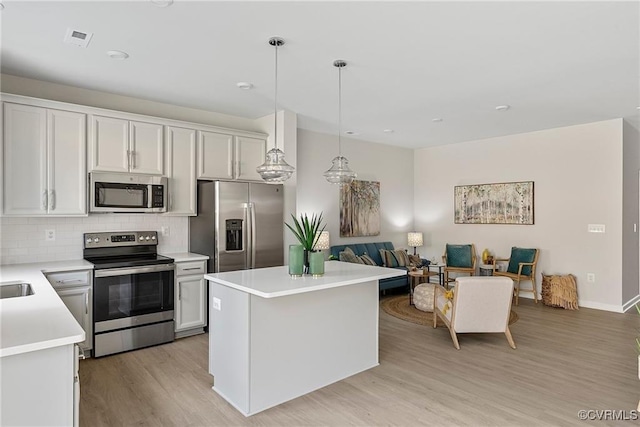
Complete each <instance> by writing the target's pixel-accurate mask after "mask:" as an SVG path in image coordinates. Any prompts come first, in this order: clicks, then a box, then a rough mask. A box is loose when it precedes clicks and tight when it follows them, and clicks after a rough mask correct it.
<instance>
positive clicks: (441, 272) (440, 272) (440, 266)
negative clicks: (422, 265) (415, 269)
mask: <svg viewBox="0 0 640 427" xmlns="http://www.w3.org/2000/svg"><path fill="white" fill-rule="evenodd" d="M445 267H446V265H444V264H429V265H427V270H429V271H431V268H438V272H437V273H436V274H437V275H438V284H439V285H442V284H443V283H444V270H443V268H445ZM434 273H435V271H434Z"/></svg>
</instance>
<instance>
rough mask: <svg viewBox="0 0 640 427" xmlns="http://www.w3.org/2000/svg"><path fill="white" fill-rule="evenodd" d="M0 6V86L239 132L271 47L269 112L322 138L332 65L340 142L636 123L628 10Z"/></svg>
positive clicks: (446, 139)
mask: <svg viewBox="0 0 640 427" xmlns="http://www.w3.org/2000/svg"><path fill="white" fill-rule="evenodd" d="M2 3H3V4H4V9H3V10H2V11H1V12H0V17H1V24H2V39H1V57H0V59H1V70H2V72H3V73H6V74H12V75H18V76H24V77H29V78H34V79H40V80H46V81H51V82H55V83H61V84H67V85H72V86H78V87H82V88H87V89H94V90H99V91H106V92H111V93H116V94H121V95H128V96H133V97H137V98H144V99H149V100H153V101H158V102H164V103H170V104H176V105H181V106H187V107H192V108H199V109H204V110H210V111H216V112H220V113H226V114H231V115H236V116H241V117H247V118H258V117H262V116H265V115H268V114H271V113H272V112H273V96H274V83H273V76H274V48H273V47H271V46H269V45H268V43H267V41H268V39H269V38H270V37H271V36H274V35H277V36H281V37H283V38H284V39H285V41H286V44H285V45H284V46H283V47H282V48H280V50H279V92H278V98H279V99H278V101H279V102H278V103H279V108H285V109H288V110H291V111H293V112H296V113H297V114H298V126H299V127H300V128H304V129H309V130H314V131H319V132H325V133H332V134H335V133H337V128H338V112H337V110H338V71H337V69H336V68H335V67H333V65H332V64H333V61H334V60H335V59H344V60H345V61H347V64H348V65H347V67H346V68H344V69H343V75H342V81H343V91H342V94H343V96H342V107H343V112H342V118H343V120H342V121H343V130H350V131H353V132H355V133H356V134H355V136H354V137H355V138H358V139H363V140H369V141H376V142H382V143H386V144H395V145H400V146H406V147H426V146H434V145H441V144H448V143H455V142H460V141H467V140H473V139H480V138H487V137H492V136H500V135H508V134H515V133H521V132H529V131H533V130H538V129H548V128H553V127H559V126H566V125H572V124H579V123H587V122H594V121H599V120H607V119H611V118H617V117H625V118H628V119H630V120H633V121H636V122H637V120H638V116H639V114H640V110H637V108H636V107H638V106H640V71H639V70H640V7H639V5H640V3H638V2H637V1H629V2H617V3H614V2H609V1H605V2H592V1H585V2H516V1H512V2H418V1H413V2H360V1H342V2H307V1H298V2H270V1H259V2H243V1H229V2H217V1H208V2H205V1H192V2H188V1H183V0H175V2H174V3H173V5H171V6H169V7H165V8H159V7H157V6H154V5H153V4H152V3H151V2H150V1H128V2H116V1H103V2H95V1H93V2H57V1H44V2H32V1H10V0H3V1H2ZM67 28H72V29H76V30H80V31H86V32H93V33H94V35H93V39H92V40H91V42H90V44H89V46H88V48H86V49H83V48H78V47H75V46H70V45H67V44H63V42H62V40H63V37H64V35H65V32H66V30H67ZM108 50H122V51H125V52H127V53H128V54H129V55H130V57H129V59H127V60H124V61H118V60H113V59H111V58H109V57H108V56H107V55H106V51H108ZM240 81H246V82H251V83H252V84H253V85H254V88H253V89H252V90H249V91H247V90H241V89H238V88H237V87H236V83H237V82H240ZM502 104H508V105H510V106H511V108H510V109H509V110H508V111H506V112H498V111H496V110H495V107H496V106H498V105H502ZM437 117H439V118H442V119H443V121H442V122H439V123H436V122H433V121H432V119H434V118H437ZM384 129H393V130H394V132H393V133H384V132H383V130H384Z"/></svg>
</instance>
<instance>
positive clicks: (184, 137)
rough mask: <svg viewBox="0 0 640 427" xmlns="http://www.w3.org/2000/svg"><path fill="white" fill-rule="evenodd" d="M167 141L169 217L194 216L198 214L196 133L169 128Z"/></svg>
mask: <svg viewBox="0 0 640 427" xmlns="http://www.w3.org/2000/svg"><path fill="white" fill-rule="evenodd" d="M166 139H167V156H166V165H167V166H166V171H167V177H168V178H169V208H168V210H167V215H182V216H193V215H195V214H196V131H195V130H193V129H185V128H179V127H174V126H167V128H166Z"/></svg>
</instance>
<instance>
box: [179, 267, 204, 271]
mask: <svg viewBox="0 0 640 427" xmlns="http://www.w3.org/2000/svg"><path fill="white" fill-rule="evenodd" d="M190 270H200V267H190V268H183V269H182V271H190Z"/></svg>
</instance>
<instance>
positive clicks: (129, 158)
mask: <svg viewBox="0 0 640 427" xmlns="http://www.w3.org/2000/svg"><path fill="white" fill-rule="evenodd" d="M127 169H129V170H131V150H127Z"/></svg>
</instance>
